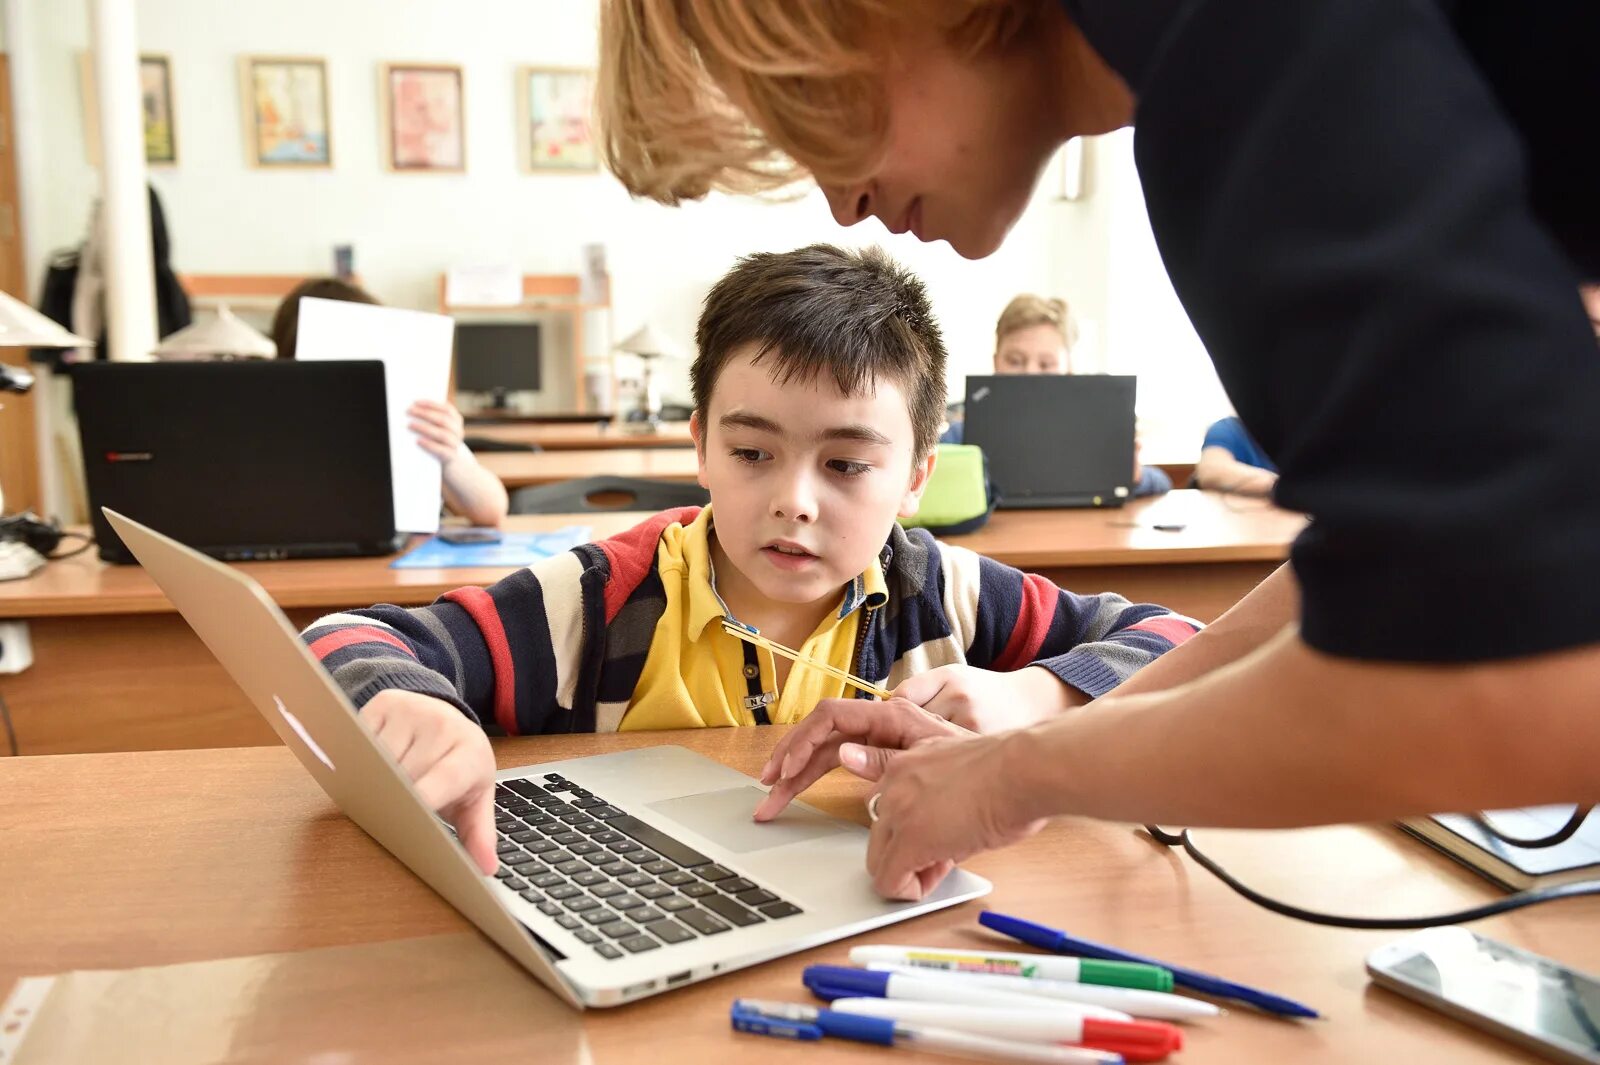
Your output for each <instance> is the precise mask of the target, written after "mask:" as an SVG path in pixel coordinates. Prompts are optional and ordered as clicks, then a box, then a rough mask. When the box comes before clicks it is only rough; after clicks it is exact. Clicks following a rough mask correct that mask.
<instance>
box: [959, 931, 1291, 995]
mask: <svg viewBox="0 0 1600 1065" xmlns="http://www.w3.org/2000/svg"><path fill="white" fill-rule="evenodd" d="M978 923H979V924H981V925H983V926H984V927H985V928H992V929H994V930H995V931H996V932H1000V933H1002V934H1004V935H1008V936H1010V937H1011V938H1012V939H1017V940H1021V941H1022V942H1024V943H1026V944H1028V945H1029V946H1032V947H1040V948H1042V949H1044V950H1053V951H1055V952H1056V953H1058V954H1077V955H1080V956H1081V957H1085V958H1102V959H1104V960H1106V961H1134V962H1140V963H1142V964H1144V965H1159V966H1161V967H1162V968H1163V969H1170V970H1172V982H1173V983H1174V984H1176V985H1178V986H1179V987H1187V988H1189V989H1190V990H1191V991H1199V992H1200V993H1201V994H1204V995H1215V996H1216V997H1217V998H1227V999H1233V1000H1234V1001H1236V1002H1243V1003H1244V1004H1245V1005H1247V1006H1254V1007H1255V1008H1256V1009H1258V1010H1264V1011H1266V1012H1267V1013H1276V1014H1279V1015H1280V1016H1284V1017H1320V1016H1322V1014H1320V1013H1318V1012H1317V1011H1316V1010H1314V1009H1312V1008H1311V1007H1310V1006H1304V1005H1301V1004H1300V1003H1298V1002H1296V1001H1294V1000H1293V999H1287V998H1282V997H1280V996H1278V995H1273V994H1269V993H1268V992H1266V991H1257V990H1256V989H1255V988H1253V987H1245V986H1244V985H1243V984H1235V983H1232V982H1230V981H1228V980H1224V979H1222V978H1221V977H1217V976H1208V975H1206V974H1205V973H1201V972H1196V971H1195V970H1193V969H1185V968H1183V967H1182V966H1179V965H1173V964H1172V963H1171V962H1166V961H1156V960H1155V959H1154V958H1147V957H1144V956H1143V955H1141V954H1133V953H1131V952H1129V951H1126V950H1118V949H1117V948H1115V947H1108V946H1105V945H1104V944H1102V943H1095V942H1091V941H1090V940H1087V939H1074V938H1072V937H1071V936H1069V935H1067V934H1066V933H1065V932H1062V931H1060V930H1058V929H1055V928H1047V927H1045V926H1044V925H1042V924H1034V923H1033V922H1032V921H1024V920H1022V919H1021V918H1020V917H1007V916H1006V915H1005V914H1003V913H995V912H994V911H993V910H984V911H983V912H982V913H980V914H978Z"/></svg>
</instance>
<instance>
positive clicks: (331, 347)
mask: <svg viewBox="0 0 1600 1065" xmlns="http://www.w3.org/2000/svg"><path fill="white" fill-rule="evenodd" d="M455 328H456V323H455V319H453V318H450V317H448V316H446V315H443V314H428V313H426V312H424V311H407V310H401V309H400V308H398V307H375V306H373V305H371V304H368V303H350V302H348V301H345V300H322V299H311V298H308V299H302V300H301V301H300V323H299V327H298V329H297V335H298V337H299V339H298V341H297V342H296V344H295V358H297V359H304V360H321V361H329V360H338V359H378V360H380V361H382V363H383V373H384V379H385V383H386V387H387V391H388V399H387V404H388V411H389V473H390V476H391V477H392V478H393V480H394V524H395V528H396V529H398V530H399V531H401V532H437V531H438V529H439V508H440V507H441V506H442V505H443V494H442V492H443V489H442V477H441V473H440V466H439V460H438V459H436V458H434V457H433V456H432V455H430V454H428V453H427V452H426V451H424V450H422V447H421V445H419V444H418V443H417V436H416V434H415V433H413V432H412V431H411V429H410V428H409V427H408V425H407V423H408V422H409V421H410V419H409V418H408V417H407V415H406V408H408V407H410V406H411V404H413V403H415V402H416V401H417V400H419V399H432V400H437V401H438V402H440V403H443V402H445V401H446V399H447V398H448V395H449V386H450V347H451V343H452V340H453V339H454V336H455Z"/></svg>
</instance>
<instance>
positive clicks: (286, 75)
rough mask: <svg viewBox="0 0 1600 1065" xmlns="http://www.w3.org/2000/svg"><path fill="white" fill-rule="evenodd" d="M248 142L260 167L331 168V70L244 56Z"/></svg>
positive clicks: (302, 61)
mask: <svg viewBox="0 0 1600 1065" xmlns="http://www.w3.org/2000/svg"><path fill="white" fill-rule="evenodd" d="M240 72H241V77H242V79H243V86H242V91H243V95H244V128H245V140H246V143H247V145H248V151H249V156H250V162H251V164H253V165H255V166H260V167H302V168H303V167H330V166H332V165H333V142H332V139H331V138H330V136H329V131H328V67H327V64H326V63H325V62H323V61H322V60H321V59H308V58H301V57H283V56H245V57H244V58H243V59H241V60H240Z"/></svg>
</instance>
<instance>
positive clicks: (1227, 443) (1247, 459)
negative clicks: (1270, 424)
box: [1194, 418, 1278, 496]
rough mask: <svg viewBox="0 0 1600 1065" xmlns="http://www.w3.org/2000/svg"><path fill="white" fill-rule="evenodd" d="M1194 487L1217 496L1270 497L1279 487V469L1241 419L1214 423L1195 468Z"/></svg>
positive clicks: (1207, 434)
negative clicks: (1220, 493)
mask: <svg viewBox="0 0 1600 1065" xmlns="http://www.w3.org/2000/svg"><path fill="white" fill-rule="evenodd" d="M1194 480H1195V484H1197V485H1199V486H1200V487H1201V488H1209V489H1211V490H1212V491H1216V492H1236V493H1238V494H1239V495H1247V496H1269V495H1271V494H1272V487H1273V485H1275V484H1277V483H1278V467H1277V466H1276V465H1274V464H1273V461H1272V459H1270V458H1268V457H1267V453H1266V452H1265V451H1262V450H1261V446H1260V445H1259V444H1257V443H1256V442H1255V440H1254V439H1252V438H1251V436H1250V433H1249V432H1248V431H1247V430H1246V429H1245V427H1244V423H1243V422H1241V421H1240V420H1239V419H1238V418H1223V419H1221V420H1219V421H1215V422H1212V423H1211V427H1210V428H1209V429H1207V430H1206V438H1205V440H1204V442H1203V443H1201V445H1200V461H1199V462H1198V463H1196V464H1195V467H1194Z"/></svg>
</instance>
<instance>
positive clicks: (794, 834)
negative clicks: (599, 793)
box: [650, 786, 846, 854]
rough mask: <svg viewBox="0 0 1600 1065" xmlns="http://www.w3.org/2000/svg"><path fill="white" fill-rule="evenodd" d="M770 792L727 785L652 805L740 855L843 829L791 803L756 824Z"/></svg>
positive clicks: (653, 807) (829, 834)
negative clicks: (756, 813) (755, 816)
mask: <svg viewBox="0 0 1600 1065" xmlns="http://www.w3.org/2000/svg"><path fill="white" fill-rule="evenodd" d="M766 797H767V793H766V792H764V791H762V790H761V789H760V788H756V787H749V786H746V787H742V788H724V789H722V790H721V791H703V792H700V793H699V794H697V795H680V796H678V797H677V798H675V799H663V800H662V801H660V802H653V803H651V804H650V809H652V810H655V811H657V812H658V813H662V814H665V815H666V816H668V817H670V818H672V819H673V820H674V821H676V822H678V823H679V824H681V825H683V826H684V827H686V828H690V829H693V830H694V831H695V832H698V833H699V834H700V835H702V836H704V837H706V838H707V839H714V840H716V841H717V842H718V843H719V844H721V845H722V846H724V847H726V848H728V849H729V850H731V851H734V852H736V853H739V854H743V853H747V852H749V851H759V850H766V849H768V848H770V847H784V846H787V845H789V844H791V843H804V842H805V841H806V840H810V839H816V838H818V837H820V836H831V835H833V834H834V833H836V832H842V831H844V829H845V827H846V826H843V825H841V824H840V823H839V822H838V821H835V820H834V819H832V818H830V817H824V816H823V815H822V814H819V813H814V812H813V811H811V810H803V809H801V808H800V807H798V806H793V805H791V806H790V807H789V808H788V809H787V810H785V811H783V813H782V814H780V815H778V818H777V819H776V820H774V821H768V822H766V823H765V824H757V823H756V822H754V821H752V820H750V815H751V813H753V812H754V811H755V808H756V807H757V806H758V805H760V803H761V800H762V799H765V798H766Z"/></svg>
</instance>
